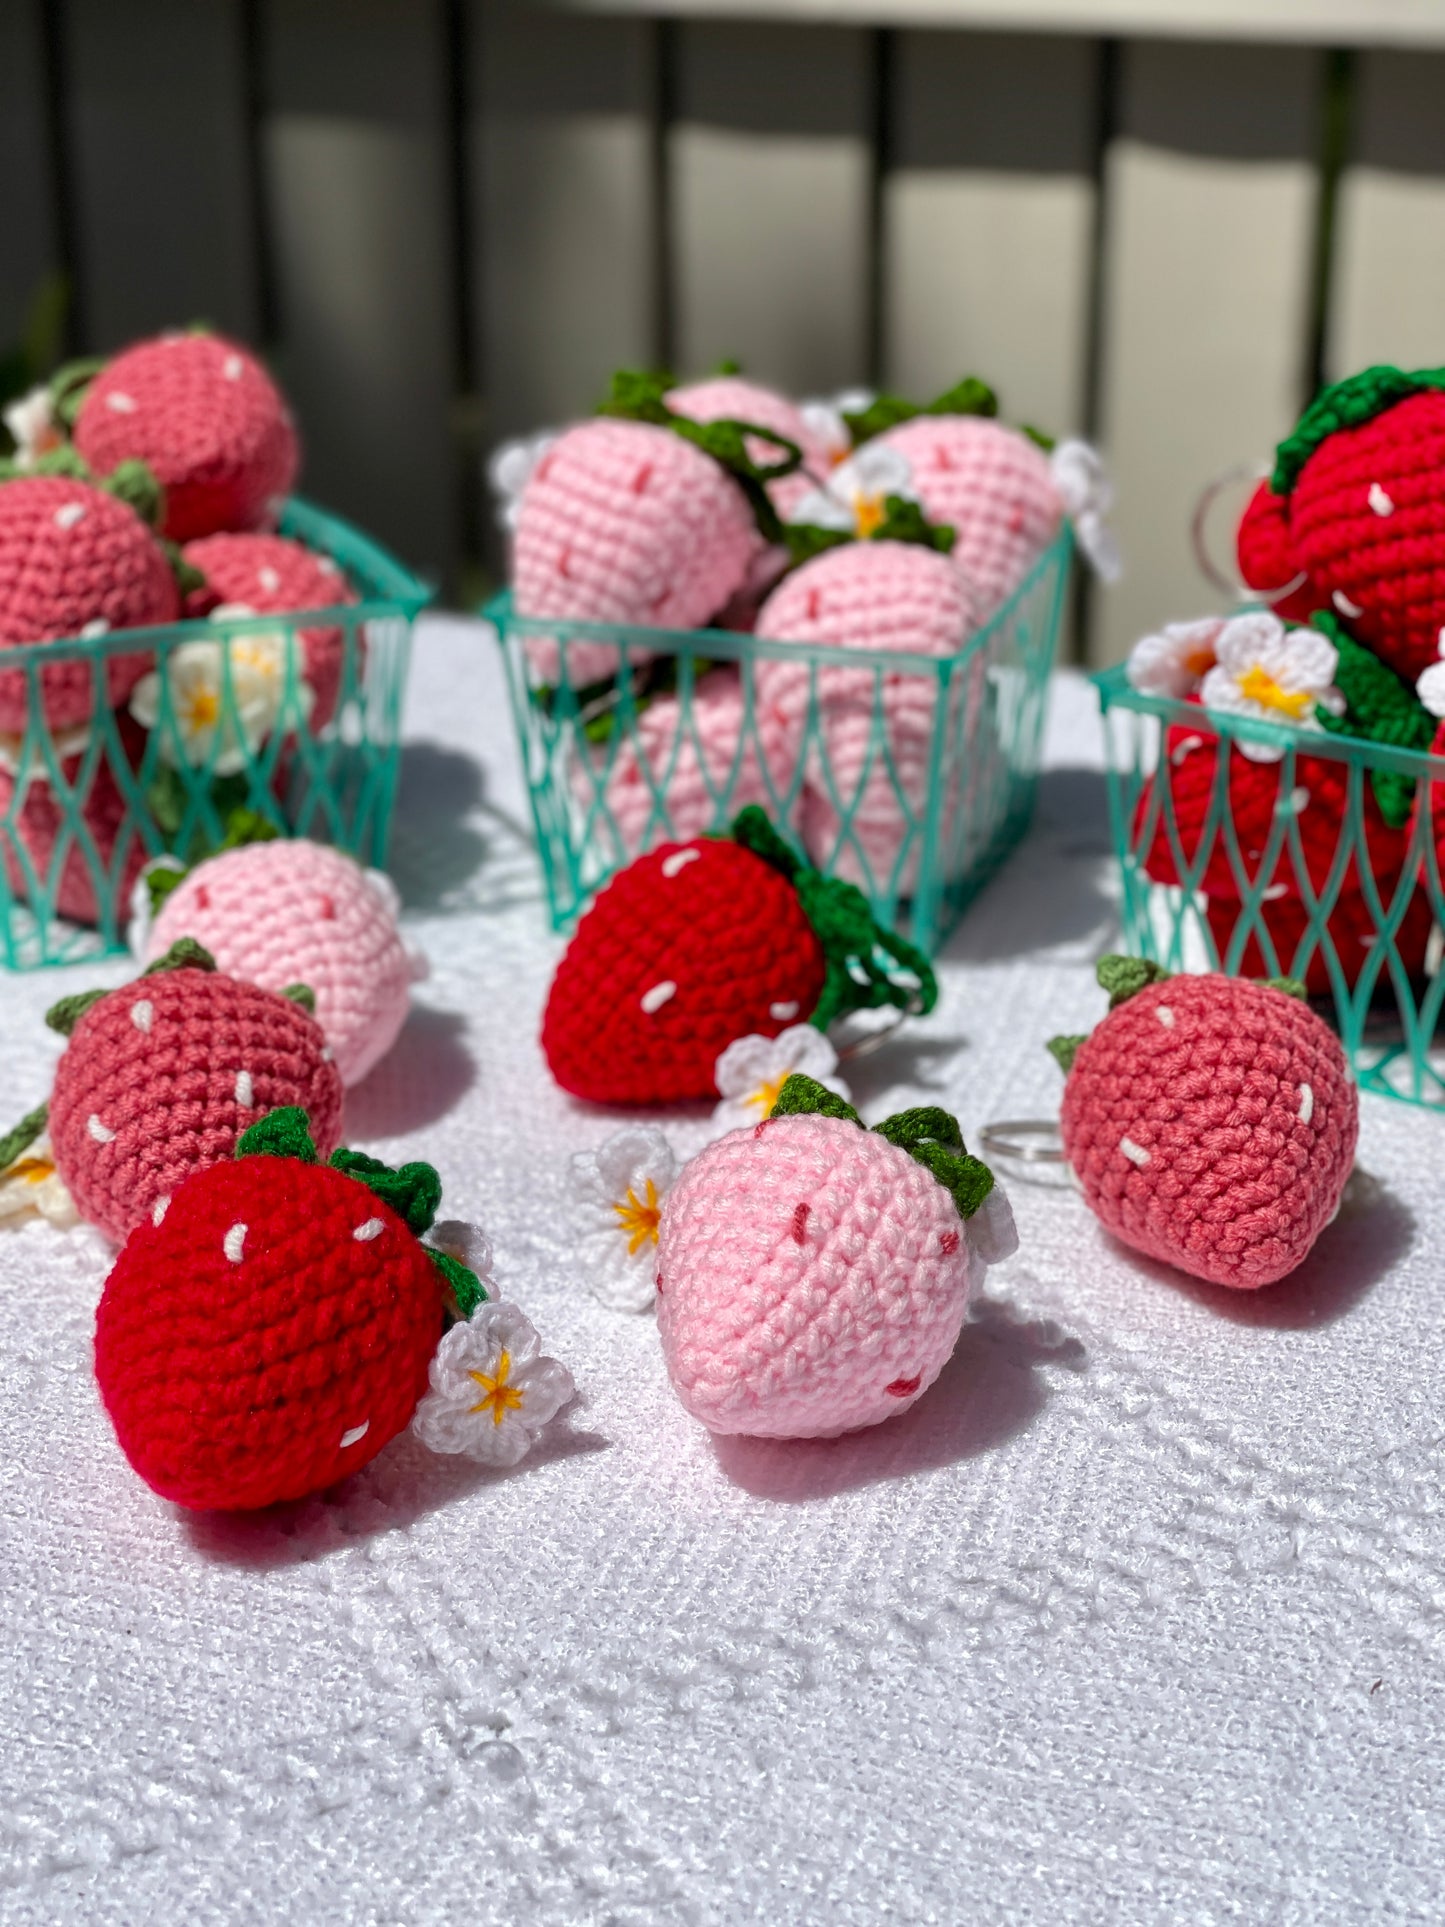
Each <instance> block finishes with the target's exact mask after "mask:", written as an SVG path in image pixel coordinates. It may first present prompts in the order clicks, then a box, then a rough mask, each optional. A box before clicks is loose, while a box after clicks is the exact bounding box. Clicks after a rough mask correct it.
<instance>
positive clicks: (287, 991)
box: [281, 984, 316, 1017]
mask: <svg viewBox="0 0 1445 1927" xmlns="http://www.w3.org/2000/svg"><path fill="white" fill-rule="evenodd" d="M281 995H282V996H283V997H286V998H288V999H289V1000H290V1001H291V1002H292V1003H293V1004H299V1005H300V1006H301V1008H302V1010H304V1011H305V1012H306V1014H307V1016H308V1017H314V1016H315V1015H316V992H315V991H314V990H313V989H312V988H311V986H310V984H287V985H286V986H285V988H284V989H283V990H282V992H281Z"/></svg>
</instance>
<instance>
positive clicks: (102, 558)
mask: <svg viewBox="0 0 1445 1927" xmlns="http://www.w3.org/2000/svg"><path fill="white" fill-rule="evenodd" d="M178 607H179V599H178V595H177V591H176V582H175V577H174V575H173V574H172V573H171V567H170V564H169V562H168V561H167V560H166V557H165V553H164V551H163V550H162V549H161V548H160V546H159V544H158V543H157V542H156V541H155V539H154V537H153V536H152V535H151V532H150V530H149V529H148V528H147V527H146V525H145V523H144V522H143V521H142V520H141V518H140V517H139V515H137V514H136V512H135V510H134V509H133V508H131V507H130V506H129V505H128V504H127V503H125V502H122V501H120V500H118V499H117V497H116V496H114V495H111V494H109V493H107V492H106V491H105V490H104V489H99V488H94V487H92V486H91V484H90V483H88V482H81V481H76V480H73V479H72V478H71V477H69V476H62V475H24V476H20V477H17V478H16V479H15V480H14V481H7V482H0V650H3V649H5V648H8V647H9V646H11V645H12V644H16V643H27V642H53V641H55V640H57V639H58V638H61V637H71V636H74V637H79V636H86V637H89V636H99V635H104V634H106V633H107V632H108V631H110V630H112V629H135V628H140V627H143V626H145V625H148V624H151V623H160V622H172V621H174V620H175V617H176V613H177V610H178ZM148 666H149V658H148V657H147V656H145V655H143V654H133V655H113V656H108V657H107V658H106V660H105V691H104V694H103V696H102V695H101V694H100V693H99V692H98V691H97V689H96V687H95V682H96V671H95V669H94V667H93V665H92V663H91V662H90V661H88V660H86V659H85V658H84V657H83V656H79V657H76V658H74V659H69V660H61V661H58V662H55V663H53V664H51V663H46V664H44V665H42V667H41V670H40V699H41V704H42V706H43V710H44V715H45V720H46V722H47V723H48V724H49V726H50V727H51V728H52V729H73V728H75V727H77V726H78V725H79V724H81V723H86V722H89V720H90V718H91V717H92V716H93V715H94V713H95V710H96V707H97V704H98V703H102V704H103V705H104V706H105V707H107V708H115V707H116V706H117V705H118V704H119V703H122V702H124V700H125V698H126V697H127V696H128V695H129V694H130V692H131V690H132V689H133V688H134V687H135V685H136V683H137V682H138V681H139V680H140V678H141V677H142V676H143V675H144V674H145V671H146V669H147V667H148ZM28 714H29V691H28V688H27V685H26V678H25V672H24V671H23V670H19V669H12V670H4V671H0V733H3V734H6V735H19V734H20V732H21V731H22V730H23V729H24V728H25V724H26V718H27V716H28Z"/></svg>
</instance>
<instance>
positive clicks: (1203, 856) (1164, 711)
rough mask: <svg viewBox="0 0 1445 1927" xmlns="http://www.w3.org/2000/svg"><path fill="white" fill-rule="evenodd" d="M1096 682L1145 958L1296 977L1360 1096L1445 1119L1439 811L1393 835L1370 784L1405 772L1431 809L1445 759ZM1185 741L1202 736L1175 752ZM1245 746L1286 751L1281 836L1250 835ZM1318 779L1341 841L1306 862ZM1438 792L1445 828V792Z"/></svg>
mask: <svg viewBox="0 0 1445 1927" xmlns="http://www.w3.org/2000/svg"><path fill="white" fill-rule="evenodd" d="M1094 683H1095V686H1096V688H1097V689H1098V692H1099V702H1100V707H1101V710H1102V712H1103V720H1104V733H1105V741H1106V768H1107V780H1108V794H1109V815H1110V827H1111V831H1112V836H1113V844H1114V852H1115V856H1116V858H1117V860H1118V864H1119V874H1120V881H1121V886H1122V902H1121V913H1122V922H1123V935H1124V942H1125V947H1126V948H1127V949H1128V950H1129V952H1130V953H1131V954H1132V955H1134V956H1138V957H1148V958H1151V959H1153V960H1154V961H1155V962H1156V963H1160V964H1162V965H1163V966H1164V967H1165V968H1166V969H1167V970H1171V971H1200V970H1225V971H1228V972H1230V973H1231V974H1237V975H1243V976H1258V977H1273V976H1285V977H1293V978H1296V979H1298V980H1299V981H1300V982H1302V983H1304V984H1305V985H1306V986H1307V988H1308V991H1309V994H1310V1001H1311V1003H1312V1004H1313V1006H1314V1008H1315V1009H1316V1010H1318V1011H1319V1013H1320V1015H1321V1016H1323V1017H1324V1018H1325V1019H1326V1021H1327V1022H1329V1023H1330V1024H1331V1025H1332V1026H1333V1027H1334V1028H1335V1029H1336V1030H1337V1031H1338V1032H1339V1035H1340V1038H1341V1040H1342V1042H1343V1044H1344V1046H1345V1049H1346V1051H1347V1053H1348V1055H1349V1057H1350V1060H1351V1062H1352V1064H1353V1065H1354V1068H1355V1074H1356V1077H1357V1079H1358V1081H1359V1084H1360V1086H1361V1088H1362V1089H1364V1090H1369V1091H1374V1092H1377V1093H1379V1094H1381V1095H1383V1096H1387V1097H1396V1098H1402V1099H1404V1100H1406V1101H1408V1102H1411V1103H1416V1104H1423V1105H1428V1106H1430V1107H1431V1108H1434V1109H1445V1039H1440V1040H1439V1041H1438V1042H1437V1030H1438V1027H1439V1022H1440V1009H1441V1003H1442V1000H1445V971H1442V969H1441V962H1442V955H1445V948H1442V942H1441V931H1442V928H1445V897H1442V892H1441V877H1440V865H1439V858H1438V856H1437V852H1436V848H1435V840H1434V835H1433V833H1432V831H1431V826H1430V819H1431V815H1432V811H1431V810H1430V809H1423V808H1420V807H1418V806H1417V807H1416V808H1415V810H1414V813H1413V816H1412V819H1411V821H1410V823H1409V826H1408V830H1402V831H1401V832H1400V833H1399V835H1398V837H1395V838H1388V837H1386V836H1385V835H1383V834H1382V831H1381V826H1380V820H1379V817H1378V815H1377V814H1376V813H1375V812H1374V811H1373V810H1371V809H1369V808H1368V804H1367V792H1368V786H1370V785H1371V784H1372V779H1373V778H1374V777H1375V776H1376V775H1377V774H1380V773H1390V774H1393V775H1394V776H1397V777H1402V778H1404V779H1406V780H1407V782H1411V783H1413V784H1414V785H1415V800H1416V803H1417V805H1418V804H1419V803H1420V802H1421V801H1423V800H1425V799H1427V798H1429V797H1430V796H1431V791H1430V789H1429V788H1428V787H1427V786H1429V785H1432V784H1440V783H1445V758H1441V757H1437V756H1432V755H1428V754H1424V753H1422V752H1419V751H1414V750H1405V749H1396V748H1393V747H1391V746H1389V745H1387V744H1382V743H1372V742H1365V741H1362V740H1360V739H1358V738H1356V737H1351V736H1340V735H1336V734H1334V733H1328V734H1327V733H1324V732H1322V731H1315V730H1310V731H1308V732H1305V731H1301V730H1299V729H1295V728H1291V727H1289V726H1287V725H1280V724H1274V723H1268V722H1265V721H1262V720H1255V719H1252V718H1247V717H1236V716H1232V715H1225V714H1221V713H1220V712H1218V711H1215V710H1208V709H1205V708H1203V707H1201V706H1200V705H1199V704H1196V703H1184V702H1176V701H1172V700H1171V699H1169V698H1167V697H1160V696H1146V695H1142V694H1140V693H1139V692H1138V691H1137V690H1135V689H1133V688H1132V687H1131V686H1130V684H1129V681H1128V678H1127V675H1126V672H1125V670H1124V668H1123V667H1122V666H1120V667H1116V668H1113V669H1107V670H1104V671H1102V672H1101V673H1100V674H1098V675H1096V676H1095V677H1094ZM1175 727H1177V728H1178V729H1182V730H1183V731H1185V732H1186V734H1185V735H1184V736H1183V737H1182V738H1180V737H1177V736H1176V737H1175V738H1174V739H1173V748H1172V749H1168V750H1167V753H1166V746H1167V745H1168V744H1169V742H1170V738H1169V735H1168V732H1169V731H1170V730H1171V728H1175ZM1191 740H1192V741H1193V742H1194V743H1195V744H1199V743H1202V744H1204V745H1206V746H1207V747H1208V748H1209V750H1210V751H1211V752H1212V754H1213V758H1214V762H1213V773H1212V777H1211V779H1210V787H1209V792H1208V801H1207V807H1206V808H1205V810H1204V813H1203V815H1202V817H1199V816H1198V814H1197V811H1196V810H1195V809H1194V808H1193V807H1192V806H1190V805H1184V806H1181V796H1182V790H1181V788H1180V785H1181V778H1180V776H1179V774H1178V772H1179V770H1180V768H1181V767H1182V766H1183V757H1182V756H1181V751H1183V752H1184V754H1185V755H1188V754H1192V753H1194V751H1192V750H1190V749H1189V748H1188V745H1189V744H1190V742H1191ZM1245 742H1253V743H1260V744H1268V745H1271V746H1272V747H1274V748H1275V749H1277V750H1279V751H1281V752H1282V754H1281V756H1280V757H1279V760H1278V761H1277V762H1270V763H1268V764H1266V765H1264V767H1265V768H1266V769H1268V770H1271V771H1277V772H1278V777H1277V786H1276V789H1275V792H1274V795H1275V802H1274V807H1273V813H1272V816H1271V819H1270V821H1269V823H1268V827H1267V829H1264V830H1263V831H1261V830H1260V826H1259V825H1258V824H1257V823H1256V824H1255V825H1253V826H1252V828H1251V831H1250V832H1249V833H1248V834H1241V828H1240V825H1239V823H1238V822H1237V821H1236V816H1235V812H1234V811H1233V810H1232V809H1231V805H1230V796H1229V780H1230V771H1231V763H1232V762H1233V760H1234V759H1235V757H1237V756H1238V755H1240V754H1241V753H1242V752H1240V750H1239V748H1238V746H1239V745H1240V744H1241V743H1245ZM1206 767H1207V766H1206ZM1312 781H1313V782H1314V784H1315V786H1316V787H1319V786H1320V784H1321V782H1322V781H1325V782H1327V783H1328V784H1329V786H1330V788H1329V797H1330V801H1329V814H1328V816H1327V818H1326V819H1325V820H1326V822H1327V824H1329V825H1331V826H1333V828H1332V829H1331V830H1328V831H1327V833H1326V836H1325V838H1324V840H1323V842H1322V841H1321V840H1320V838H1319V837H1318V836H1315V837H1314V838H1313V839H1312V842H1311V846H1310V848H1309V849H1307V847H1306V843H1305V840H1304V837H1303V834H1302V822H1303V812H1304V810H1305V809H1307V808H1309V807H1310V785H1311V782H1312ZM1434 796H1435V797H1437V798H1439V799H1440V800H1439V801H1438V802H1436V803H1435V804H1434V813H1436V814H1438V815H1439V817H1440V821H1441V825H1442V828H1445V790H1437V791H1435V792H1434ZM1336 818H1337V819H1338V821H1337V822H1336ZM1316 820H1318V819H1316ZM1331 835H1332V836H1333V841H1332V842H1331V841H1330V836H1331ZM1387 849H1388V861H1382V857H1383V856H1384V855H1385V853H1386V850H1387ZM1161 871H1163V872H1167V873H1168V879H1169V880H1167V881H1166V880H1160V873H1161ZM1151 872H1152V874H1151Z"/></svg>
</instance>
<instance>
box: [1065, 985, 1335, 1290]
mask: <svg viewBox="0 0 1445 1927" xmlns="http://www.w3.org/2000/svg"><path fill="white" fill-rule="evenodd" d="M1099 982H1100V984H1101V986H1102V987H1103V988H1104V989H1105V990H1107V991H1108V992H1109V993H1110V1011H1109V1015H1108V1016H1107V1017H1106V1018H1105V1019H1104V1021H1103V1023H1102V1024H1100V1025H1099V1026H1098V1028H1097V1029H1096V1030H1095V1031H1094V1032H1093V1033H1092V1035H1090V1036H1088V1037H1067V1038H1056V1039H1054V1041H1053V1043H1052V1044H1051V1045H1050V1049H1051V1050H1052V1051H1053V1052H1054V1054H1055V1055H1056V1056H1057V1057H1058V1059H1059V1061H1060V1063H1061V1064H1062V1065H1063V1066H1064V1069H1065V1071H1066V1073H1067V1082H1066V1083H1065V1085H1064V1103H1063V1112H1062V1116H1061V1119H1060V1128H1061V1131H1062V1135H1063V1145H1064V1152H1065V1155H1066V1156H1067V1157H1068V1160H1069V1163H1070V1165H1071V1166H1072V1168H1073V1172H1074V1176H1075V1178H1076V1179H1077V1181H1078V1184H1079V1187H1080V1189H1081V1190H1082V1192H1083V1194H1084V1197H1085V1199H1086V1200H1087V1202H1088V1204H1089V1206H1090V1208H1091V1209H1092V1210H1093V1211H1094V1212H1096V1213H1097V1215H1098V1217H1099V1219H1100V1221H1101V1222H1102V1223H1103V1225H1104V1226H1105V1228H1106V1229H1107V1230H1109V1231H1111V1232H1112V1233H1113V1234H1114V1236H1115V1237H1117V1238H1120V1239H1122V1240H1123V1242H1124V1243H1125V1244H1127V1245H1131V1246H1133V1247H1134V1249H1135V1250H1137V1251H1142V1252H1144V1253H1146V1254H1147V1255H1148V1256H1149V1257H1152V1258H1158V1259H1160V1260H1162V1261H1163V1262H1164V1263H1166V1264H1170V1265H1174V1266H1176V1267H1177V1268H1178V1269H1179V1270H1181V1271H1187V1272H1189V1273H1190V1274H1191V1275H1192V1276H1194V1277H1196V1278H1204V1279H1207V1280H1208V1281H1209V1282H1210V1283H1212V1284H1217V1285H1230V1286H1234V1287H1236V1288H1238V1289H1241V1290H1253V1289H1255V1288H1257V1287H1259V1286H1262V1285H1270V1284H1274V1283H1275V1282H1276V1281H1277V1280H1278V1279H1280V1278H1283V1277H1285V1276H1286V1274H1287V1273H1289V1272H1291V1271H1293V1270H1294V1269H1295V1267H1296V1266H1297V1265H1298V1264H1300V1263H1301V1262H1302V1260H1303V1259H1304V1258H1305V1257H1306V1255H1307V1254H1308V1252H1309V1250H1310V1248H1311V1246H1312V1245H1313V1244H1314V1241H1315V1239H1316V1238H1317V1237H1318V1236H1319V1234H1320V1232H1321V1231H1322V1230H1323V1229H1324V1227H1325V1226H1326V1225H1327V1224H1328V1223H1329V1222H1330V1220H1331V1218H1333V1216H1334V1215H1335V1212H1336V1211H1337V1210H1338V1208H1339V1203H1340V1198H1341V1196H1342V1194H1343V1192H1344V1187H1345V1181H1346V1179H1347V1178H1348V1177H1349V1174H1350V1169H1351V1166H1352V1164H1353V1162H1354V1155H1355V1137H1356V1133H1357V1130H1358V1125H1359V1115H1358V1111H1359V1107H1358V1101H1357V1097H1356V1092H1355V1086H1354V1084H1353V1082H1352V1081H1351V1077H1350V1071H1349V1065H1348V1064H1347V1062H1346V1060H1345V1054H1344V1051H1343V1049H1342V1048H1341V1045H1340V1040H1339V1038H1338V1037H1337V1036H1336V1035H1335V1033H1334V1032H1333V1031H1332V1030H1330V1029H1329V1028H1328V1026H1327V1025H1325V1024H1324V1023H1322V1022H1321V1020H1320V1019H1319V1018H1318V1017H1317V1016H1315V1014H1314V1012H1313V1011H1311V1010H1310V1009H1309V1008H1308V1006H1307V1005H1306V1004H1305V1003H1304V1002H1303V1001H1301V999H1302V996H1303V987H1302V986H1300V985H1297V984H1296V985H1290V984H1288V983H1283V982H1281V983H1277V984H1255V983H1245V982H1243V981H1241V980H1240V979H1238V978H1234V977H1221V976H1200V977H1168V976H1166V975H1165V974H1164V972H1162V971H1161V970H1160V969H1159V967H1158V965H1157V964H1150V963H1145V962H1140V961H1139V960H1137V959H1135V958H1130V957H1106V958H1104V959H1103V961H1102V962H1101V963H1100V965H1099Z"/></svg>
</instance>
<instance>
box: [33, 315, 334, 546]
mask: <svg viewBox="0 0 1445 1927" xmlns="http://www.w3.org/2000/svg"><path fill="white" fill-rule="evenodd" d="M62 407H63V410H64V412H65V413H66V414H67V415H68V416H70V417H72V418H73V427H72V435H73V438H74V441H75V446H76V448H77V449H79V451H80V453H81V454H82V455H83V456H84V457H85V459H86V461H87V462H89V464H90V466H91V467H92V468H93V469H94V470H95V472H96V473H97V474H98V475H108V474H109V473H110V471H111V470H112V469H113V468H115V467H116V466H117V465H118V464H119V463H121V462H124V461H127V460H130V459H134V458H138V459H139V460H141V461H143V462H145V463H146V464H147V465H148V466H149V468H150V469H151V470H152V472H153V473H154V474H155V476H156V479H157V480H158V481H159V482H160V484H161V486H162V488H163V489H164V490H165V515H164V521H163V523H162V530H163V533H164V534H166V535H168V536H169V537H170V538H171V539H172V540H173V541H176V542H191V541H194V540H195V539H196V537H197V536H202V535H213V534H215V533H216V532H217V531H218V530H222V529H253V528H259V527H261V526H262V525H263V524H268V523H274V521H275V519H276V516H277V515H278V513H279V512H280V507H281V503H282V501H283V499H284V498H285V497H286V495H288V494H289V493H290V490H291V486H292V484H293V483H294V481H295V479H296V471H297V468H298V467H299V465H300V449H299V446H298V443H297V439H296V429H295V425H294V423H293V422H292V420H291V415H290V411H289V410H288V408H287V406H286V404H285V402H284V401H283V400H282V398H281V395H280V393H279V392H278V390H277V388H276V386H275V384H274V383H273V382H272V380H271V378H270V376H269V375H268V374H267V373H266V371H265V369H264V368H263V367H262V366H261V364H260V363H259V362H258V361H257V360H256V359H255V357H254V356H253V355H251V354H248V353H247V351H246V350H245V349H244V348H242V347H240V346H238V345H237V343H235V342H234V341H227V340H226V339H225V338H224V337H223V336H221V335H214V334H205V333H192V334H169V335H160V336H158V337H157V338H156V339H155V340H152V341H140V342H137V343H135V345H134V346H133V347H130V348H127V349H125V350H124V351H123V352H122V353H120V354H118V355H116V356H115V358H114V359H113V360H111V361H109V362H107V363H105V364H104V366H103V367H102V368H101V369H100V371H99V372H98V373H97V374H96V375H95V378H94V379H93V380H92V381H90V382H89V384H88V385H87V386H85V387H84V388H83V389H79V388H75V387H71V388H69V389H68V390H67V394H66V397H65V400H64V402H63V403H62Z"/></svg>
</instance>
